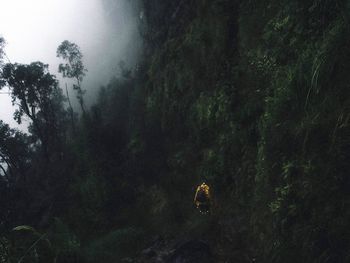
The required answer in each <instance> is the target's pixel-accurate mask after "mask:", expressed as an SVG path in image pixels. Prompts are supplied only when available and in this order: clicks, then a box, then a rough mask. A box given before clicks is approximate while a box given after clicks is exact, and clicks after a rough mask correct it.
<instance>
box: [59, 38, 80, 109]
mask: <svg viewBox="0 0 350 263" xmlns="http://www.w3.org/2000/svg"><path fill="white" fill-rule="evenodd" d="M57 57H59V58H62V59H64V60H65V61H66V63H65V64H63V63H61V64H60V65H59V67H58V71H59V72H60V73H62V75H63V77H65V78H66V77H67V78H70V79H74V80H75V81H76V83H75V84H73V89H74V90H76V91H77V99H78V101H79V104H80V107H81V110H82V111H83V113H84V114H85V105H84V94H85V92H86V91H85V90H83V88H82V86H81V83H82V81H83V78H84V76H85V72H87V70H86V68H85V66H84V64H83V54H82V52H81V50H80V48H79V46H78V45H77V44H75V43H72V42H69V41H68V40H65V41H63V42H62V43H61V45H59V46H58V48H57Z"/></svg>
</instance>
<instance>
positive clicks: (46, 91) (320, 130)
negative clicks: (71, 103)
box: [0, 0, 350, 263]
mask: <svg viewBox="0 0 350 263" xmlns="http://www.w3.org/2000/svg"><path fill="white" fill-rule="evenodd" d="M142 5H143V12H144V14H145V19H144V20H142V21H141V22H140V31H141V32H140V33H141V34H142V36H143V39H144V51H143V56H142V58H140V60H139V61H140V62H139V65H138V66H137V67H136V68H135V69H128V68H126V67H125V64H124V63H120V74H119V77H118V78H115V79H113V80H111V81H110V83H109V84H108V85H107V86H106V87H103V88H101V90H100V93H99V98H98V101H97V102H96V104H95V105H94V106H92V107H91V108H89V109H88V108H86V110H85V108H84V100H83V95H84V92H83V89H82V86H83V83H81V81H82V77H83V75H84V66H83V65H82V64H80V62H81V61H80V59H81V57H80V55H81V54H80V53H79V52H78V51H79V48H78V47H77V46H75V45H74V44H72V43H70V42H64V43H65V45H66V48H72V50H73V51H77V52H75V53H74V52H73V57H74V54H75V55H77V54H78V55H77V57H75V58H76V60H74V58H73V57H72V60H69V59H68V61H69V63H70V64H69V63H68V64H65V66H64V65H63V66H62V68H61V69H62V71H64V70H67V69H68V70H70V72H71V73H72V72H73V73H72V74H70V75H69V74H66V75H67V76H68V77H71V78H75V79H76V80H77V83H76V84H75V90H76V91H77V96H78V99H79V103H80V105H81V108H82V110H83V111H84V113H83V114H82V115H81V116H80V117H79V116H77V114H74V113H73V112H72V109H71V107H68V108H66V106H65V102H66V98H64V96H63V94H62V93H63V92H62V91H61V89H60V88H59V86H58V83H57V81H56V79H55V77H54V76H53V75H51V74H50V73H49V72H48V71H47V67H46V66H45V65H44V64H42V63H39V62H35V63H32V64H30V65H19V64H6V65H3V66H2V69H1V83H2V85H5V84H6V85H8V86H10V91H11V95H12V98H13V101H14V102H15V103H17V104H18V105H19V110H18V111H17V112H16V114H15V119H16V120H17V121H18V122H20V121H21V118H23V117H26V118H29V119H30V120H31V125H30V128H29V131H30V133H29V134H24V133H21V132H19V131H17V130H14V129H11V128H10V127H9V126H8V125H6V124H5V123H3V122H0V134H1V136H0V158H1V163H0V168H1V174H2V176H0V194H1V198H0V202H1V210H0V231H1V237H0V262H127V261H126V258H128V260H129V261H130V262H134V261H132V260H133V259H134V258H137V257H138V255H139V254H140V252H141V250H142V249H144V248H147V246H148V245H149V244H150V242H151V241H152V240H153V239H154V238H155V237H156V236H162V237H163V238H164V239H168V240H173V239H175V240H186V239H202V240H205V242H207V243H208V244H209V245H210V247H211V249H212V252H213V262H252V261H253V260H256V262H315V263H316V262H324V263H325V262H332V263H333V262H334V263H336V262H349V261H350V232H349V227H350V223H349V222H350V212H349V211H350V210H349V209H348V207H349V205H350V193H349V189H350V180H349V175H348V173H349V172H348V171H349V170H350V88H349V83H350V75H349V74H348V72H349V71H350V62H349V61H350V37H349V36H350V24H349V21H350V2H349V3H348V1H345V0H339V1H330V0H324V1H320V0H304V1H301V0H289V1H285V0H279V1H277V0H268V1H262V0H251V1H239V0H236V1H232V0H212V1H208V0H187V1H171V0H144V1H143V3H142ZM2 43H3V41H2V40H1V41H0V44H1V47H3V45H2ZM64 43H62V46H61V51H59V52H61V54H64V52H63V51H64V45H63V44H64ZM66 50H67V49H66ZM68 50H69V49H68ZM0 54H1V55H3V53H2V52H1V53H0ZM68 57H69V56H68V55H66V57H64V56H63V58H64V59H66V60H67V58H68ZM74 61H75V62H77V61H78V62H77V64H75V65H77V66H78V69H80V71H79V70H78V72H74V70H73V69H74ZM79 61H80V62H79ZM64 67H66V68H64ZM202 181H206V182H207V183H208V184H209V185H210V186H211V189H212V190H213V209H212V213H211V214H210V215H201V214H199V213H198V211H197V210H196V209H195V208H194V206H193V203H192V200H193V195H194V191H195V189H196V186H197V185H198V184H199V183H201V182H202ZM23 225H25V226H23ZM18 226H22V227H18ZM29 226H30V227H29ZM15 227H17V228H15ZM122 260H124V261H122ZM135 262H136V261H135ZM141 262H142V261H141ZM171 262H172V261H171Z"/></svg>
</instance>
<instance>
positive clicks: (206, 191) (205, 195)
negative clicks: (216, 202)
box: [194, 182, 210, 214]
mask: <svg viewBox="0 0 350 263" xmlns="http://www.w3.org/2000/svg"><path fill="white" fill-rule="evenodd" d="M194 204H195V206H196V207H197V208H198V209H199V211H200V212H201V213H202V214H206V213H209V211H210V188H209V186H208V185H207V184H206V183H204V182H203V183H202V184H201V185H199V186H198V187H197V190H196V194H195V196H194Z"/></svg>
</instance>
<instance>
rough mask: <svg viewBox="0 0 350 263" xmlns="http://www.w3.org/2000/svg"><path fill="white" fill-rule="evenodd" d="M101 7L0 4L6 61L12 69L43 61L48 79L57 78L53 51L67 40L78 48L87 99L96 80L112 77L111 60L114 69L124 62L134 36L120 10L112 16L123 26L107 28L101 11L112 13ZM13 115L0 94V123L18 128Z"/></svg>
mask: <svg viewBox="0 0 350 263" xmlns="http://www.w3.org/2000/svg"><path fill="white" fill-rule="evenodd" d="M102 1H103V0H0V7H1V15H0V35H2V36H3V37H4V38H5V40H6V42H7V45H6V48H5V52H6V54H7V56H8V57H9V59H10V60H11V62H12V63H14V62H18V63H30V62H33V61H42V62H44V63H47V64H49V65H50V67H49V69H50V71H51V73H53V74H57V67H58V64H59V63H60V60H59V59H58V58H56V49H57V47H58V45H59V44H60V43H61V42H62V41H63V40H66V39H67V40H69V41H71V42H74V43H76V44H78V45H79V46H80V48H81V50H82V52H83V54H84V63H85V65H86V67H87V68H88V70H89V72H88V75H87V77H86V79H85V83H89V84H88V85H89V87H87V89H88V93H90V95H88V96H94V95H95V94H96V91H93V90H92V89H96V90H97V89H98V87H99V85H100V83H101V81H100V80H101V79H104V80H105V81H104V82H106V79H107V75H106V74H108V76H110V75H111V74H112V72H111V70H112V69H111V67H110V66H109V65H110V63H111V60H113V61H114V60H115V62H116V64H117V62H118V61H117V60H120V59H126V58H123V54H125V52H124V49H125V48H126V47H127V46H128V45H129V44H130V41H133V40H132V38H133V36H135V35H136V30H137V27H136V23H135V21H133V20H131V19H130V18H129V17H127V16H128V14H127V13H126V12H128V11H126V10H122V9H120V8H119V9H116V10H114V13H113V16H120V17H122V19H119V21H122V23H116V24H111V21H108V19H107V16H106V11H108V12H109V13H110V12H111V10H106V8H103V5H102ZM114 1H115V3H118V2H123V1H124V0H114ZM111 52H113V54H111ZM106 66H108V70H109V71H108V70H106V69H105V68H106ZM106 72H107V73H106ZM57 75H58V74H57ZM102 75H103V76H102ZM102 77H103V78H102ZM72 96H74V95H73V94H72ZM13 111H14V108H13V107H12V105H11V101H10V98H9V97H8V96H6V95H4V94H0V119H2V120H4V121H5V122H7V123H9V124H10V125H11V126H12V127H17V125H16V123H15V122H14V121H13V119H12V114H13Z"/></svg>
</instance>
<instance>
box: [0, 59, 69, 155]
mask: <svg viewBox="0 0 350 263" xmlns="http://www.w3.org/2000/svg"><path fill="white" fill-rule="evenodd" d="M2 79H3V81H4V82H5V84H6V86H8V87H9V88H10V93H11V97H12V103H13V104H14V105H15V104H16V105H18V106H19V108H18V109H17V110H16V111H15V113H14V118H15V120H16V121H17V122H18V123H19V124H20V123H21V122H22V119H23V117H27V118H29V119H30V120H31V124H30V126H29V129H30V131H31V132H32V134H33V135H35V136H37V138H38V139H39V140H40V142H41V145H42V149H43V150H44V153H45V154H46V156H49V155H48V154H49V150H50V149H49V148H50V147H51V149H54V148H56V147H57V146H58V144H59V140H60V133H61V132H62V130H63V129H62V127H61V126H62V125H63V124H64V116H63V115H65V111H64V108H63V100H64V97H63V95H62V91H61V89H59V87H58V81H57V80H56V78H55V76H54V75H51V74H50V73H49V71H48V65H45V64H43V63H41V62H33V63H31V64H29V65H24V64H17V63H16V64H6V65H5V66H4V68H3V72H2Z"/></svg>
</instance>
